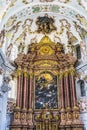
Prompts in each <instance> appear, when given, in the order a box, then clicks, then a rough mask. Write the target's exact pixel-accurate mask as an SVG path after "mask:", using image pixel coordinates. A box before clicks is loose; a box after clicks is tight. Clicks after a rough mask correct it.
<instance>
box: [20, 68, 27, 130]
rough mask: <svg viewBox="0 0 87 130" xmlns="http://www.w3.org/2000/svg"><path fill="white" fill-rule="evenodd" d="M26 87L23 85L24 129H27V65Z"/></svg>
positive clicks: (24, 72) (25, 70)
mask: <svg viewBox="0 0 87 130" xmlns="http://www.w3.org/2000/svg"><path fill="white" fill-rule="evenodd" d="M23 75H24V87H23V97H22V102H23V105H22V113H21V122H22V126H23V130H27V90H28V71H27V67H26V68H24V71H23Z"/></svg>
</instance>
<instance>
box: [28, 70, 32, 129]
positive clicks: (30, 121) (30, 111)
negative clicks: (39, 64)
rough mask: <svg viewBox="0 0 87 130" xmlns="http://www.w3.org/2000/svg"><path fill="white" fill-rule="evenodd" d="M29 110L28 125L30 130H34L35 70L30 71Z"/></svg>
mask: <svg viewBox="0 0 87 130" xmlns="http://www.w3.org/2000/svg"><path fill="white" fill-rule="evenodd" d="M29 77H30V79H29V108H28V117H27V120H28V125H29V130H33V128H34V125H33V100H32V99H33V96H34V95H33V91H34V90H33V70H32V68H31V69H30V71H29Z"/></svg>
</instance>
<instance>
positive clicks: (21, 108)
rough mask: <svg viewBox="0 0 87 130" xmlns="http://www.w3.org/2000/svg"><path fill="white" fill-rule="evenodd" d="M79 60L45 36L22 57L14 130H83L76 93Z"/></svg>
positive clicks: (17, 62) (18, 76)
mask: <svg viewBox="0 0 87 130" xmlns="http://www.w3.org/2000/svg"><path fill="white" fill-rule="evenodd" d="M75 62H76V59H75V58H74V57H73V56H72V55H70V54H65V53H64V49H63V45H62V44H61V43H54V42H52V41H51V40H50V38H49V37H48V36H46V35H45V36H44V37H43V38H42V39H41V41H40V42H39V43H35V44H34V43H32V44H30V45H29V47H28V53H27V54H21V53H20V54H19V55H18V57H17V58H16V59H15V64H16V65H17V71H16V74H17V82H18V83H17V100H16V107H15V109H14V119H13V122H12V124H11V130H83V124H82V122H81V121H80V119H79V107H78V105H77V99H76V90H75V76H74V73H75V69H74V65H75Z"/></svg>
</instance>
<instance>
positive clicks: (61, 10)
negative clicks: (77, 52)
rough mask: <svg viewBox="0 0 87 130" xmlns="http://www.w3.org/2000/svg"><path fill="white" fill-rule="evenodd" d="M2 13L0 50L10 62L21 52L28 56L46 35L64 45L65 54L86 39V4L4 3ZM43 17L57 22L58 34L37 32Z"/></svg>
mask: <svg viewBox="0 0 87 130" xmlns="http://www.w3.org/2000/svg"><path fill="white" fill-rule="evenodd" d="M0 10H2V11H1V12H0V20H1V22H0V27H1V28H0V30H1V35H0V37H1V39H0V42H1V43H0V46H1V47H2V48H3V46H4V50H5V54H6V55H7V58H8V59H10V57H11V55H12V56H13V59H14V58H16V56H17V54H18V53H19V52H20V51H21V50H22V52H23V53H26V52H27V50H28V45H29V44H30V43H37V42H39V41H40V40H41V38H42V37H43V36H44V35H47V36H49V37H50V39H51V40H52V41H53V42H55V43H57V42H60V43H62V44H64V48H67V49H66V53H67V52H69V51H72V50H71V49H72V46H74V45H76V44H80V42H82V41H83V38H84V37H85V36H86V35H87V0H2V1H1V3H0ZM44 16H47V17H48V18H49V19H50V18H52V19H53V20H54V26H55V27H56V30H54V31H52V32H50V33H45V34H44V33H43V32H38V25H37V23H36V21H37V19H38V17H41V18H43V17H44ZM20 43H21V44H20Z"/></svg>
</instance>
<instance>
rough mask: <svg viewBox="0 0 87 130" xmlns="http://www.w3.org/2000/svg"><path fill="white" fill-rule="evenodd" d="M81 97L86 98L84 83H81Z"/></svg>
mask: <svg viewBox="0 0 87 130" xmlns="http://www.w3.org/2000/svg"><path fill="white" fill-rule="evenodd" d="M80 90H81V96H82V97H83V96H86V92H85V85H84V81H80Z"/></svg>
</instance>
